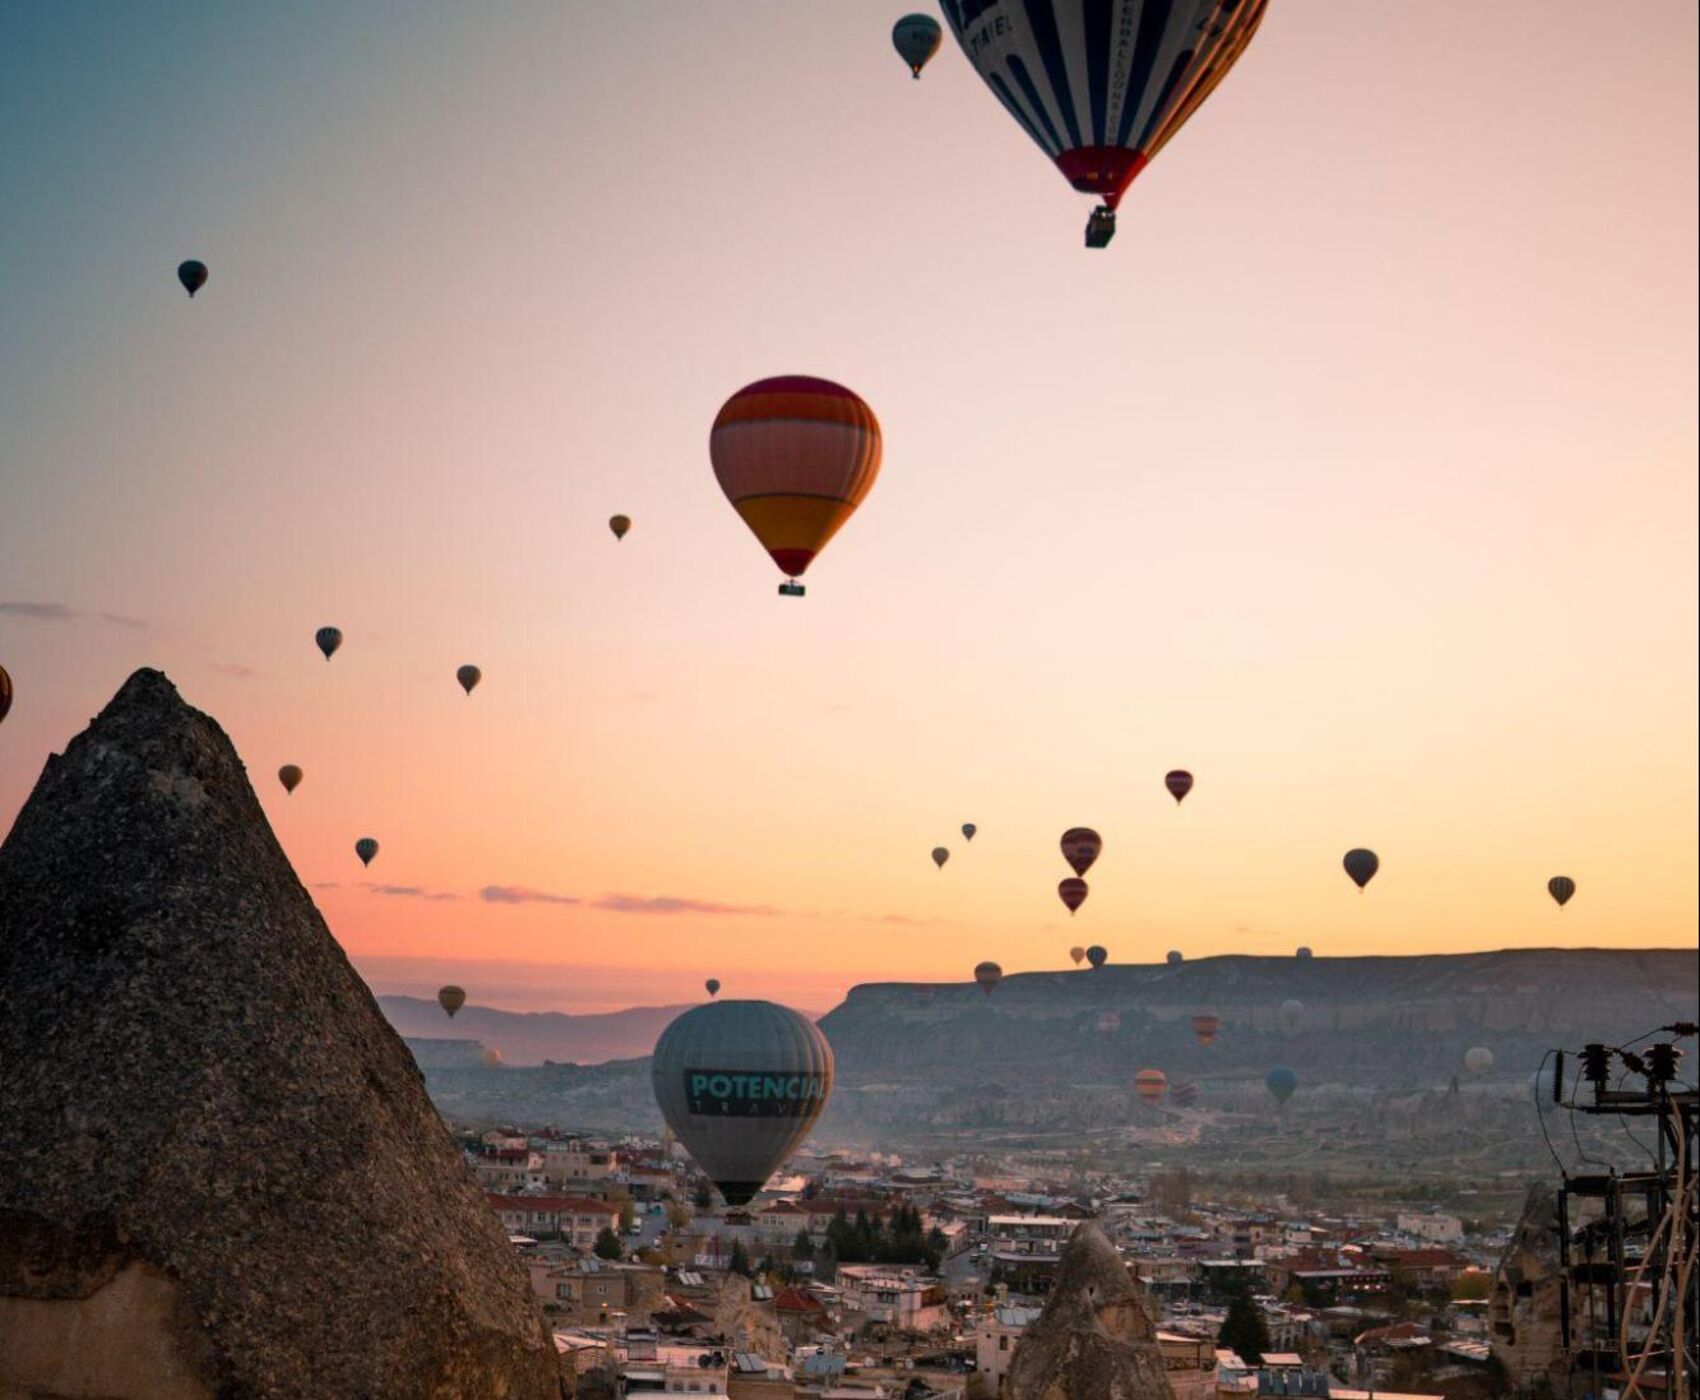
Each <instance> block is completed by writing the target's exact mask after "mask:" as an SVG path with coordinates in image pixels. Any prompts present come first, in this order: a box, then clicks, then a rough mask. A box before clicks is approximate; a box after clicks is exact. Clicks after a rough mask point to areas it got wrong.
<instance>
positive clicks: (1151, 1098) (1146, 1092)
mask: <svg viewBox="0 0 1700 1400" xmlns="http://www.w3.org/2000/svg"><path fill="white" fill-rule="evenodd" d="M1168 1086H1169V1076H1168V1075H1166V1074H1164V1073H1163V1071H1162V1070H1160V1069H1142V1070H1140V1071H1139V1073H1138V1074H1136V1075H1134V1076H1133V1087H1134V1089H1135V1090H1137V1091H1138V1093H1139V1097H1140V1098H1142V1099H1144V1100H1145V1102H1146V1103H1157V1102H1159V1101H1160V1100H1161V1099H1162V1097H1163V1090H1164V1089H1166V1088H1168Z"/></svg>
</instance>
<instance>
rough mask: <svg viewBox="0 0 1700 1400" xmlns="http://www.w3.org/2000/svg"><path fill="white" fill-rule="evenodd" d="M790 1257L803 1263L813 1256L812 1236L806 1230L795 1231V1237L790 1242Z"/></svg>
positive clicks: (813, 1242) (813, 1244) (813, 1243)
mask: <svg viewBox="0 0 1700 1400" xmlns="http://www.w3.org/2000/svg"><path fill="white" fill-rule="evenodd" d="M791 1257H792V1258H793V1259H797V1260H800V1261H801V1262H803V1263H805V1264H806V1263H808V1261H809V1260H811V1259H813V1258H814V1257H815V1241H814V1237H813V1236H812V1235H810V1234H809V1232H808V1231H807V1230H799V1231H797V1238H796V1239H794V1240H793V1241H792V1242H791Z"/></svg>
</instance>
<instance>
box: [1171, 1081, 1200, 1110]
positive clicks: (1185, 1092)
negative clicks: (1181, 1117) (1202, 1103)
mask: <svg viewBox="0 0 1700 1400" xmlns="http://www.w3.org/2000/svg"><path fill="white" fill-rule="evenodd" d="M1197 1101H1198V1085H1196V1084H1192V1083H1186V1084H1175V1085H1172V1086H1171V1087H1170V1089H1169V1102H1170V1103H1172V1104H1174V1105H1175V1106H1176V1107H1177V1108H1191V1107H1192V1106H1193V1104H1194V1103H1196V1102H1197Z"/></svg>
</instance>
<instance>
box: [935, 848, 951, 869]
mask: <svg viewBox="0 0 1700 1400" xmlns="http://www.w3.org/2000/svg"><path fill="white" fill-rule="evenodd" d="M949 859H950V852H949V851H947V850H945V848H944V847H943V846H934V847H933V864H934V865H936V866H938V868H939V869H940V870H943V869H944V863H945V862H946V861H947V860H949Z"/></svg>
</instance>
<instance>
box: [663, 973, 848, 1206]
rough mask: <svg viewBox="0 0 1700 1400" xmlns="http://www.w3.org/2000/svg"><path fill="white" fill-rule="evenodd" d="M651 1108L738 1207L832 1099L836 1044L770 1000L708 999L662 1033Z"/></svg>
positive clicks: (787, 1153) (805, 1135) (788, 1010)
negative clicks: (834, 1048) (830, 1043)
mask: <svg viewBox="0 0 1700 1400" xmlns="http://www.w3.org/2000/svg"><path fill="white" fill-rule="evenodd" d="M650 1074H651V1077H652V1080H653V1082H654V1086H655V1102H656V1103H657V1105H659V1107H660V1109H661V1116H662V1117H663V1118H664V1119H666V1121H667V1126H668V1127H670V1128H671V1129H672V1130H673V1131H674V1132H675V1133H676V1134H678V1137H679V1141H680V1142H682V1143H684V1144H685V1147H686V1149H687V1150H688V1151H689V1152H690V1154H691V1156H692V1157H694V1158H695V1159H696V1163H697V1165H698V1166H699V1167H701V1168H702V1169H703V1171H705V1172H706V1173H708V1176H709V1179H710V1180H711V1181H713V1182H714V1184H715V1185H716V1186H718V1187H719V1188H720V1194H721V1195H723V1196H724V1197H725V1198H726V1200H727V1203H728V1204H730V1205H734V1206H741V1205H744V1204H746V1203H748V1202H749V1200H750V1199H751V1198H752V1197H753V1196H754V1195H755V1194H756V1193H757V1192H758V1191H760V1190H761V1188H762V1186H763V1185H764V1184H765V1183H766V1181H767V1179H768V1177H769V1176H771V1175H772V1174H773V1171H774V1169H775V1168H776V1167H778V1166H779V1165H780V1164H781V1163H782V1162H783V1161H784V1160H785V1159H786V1158H787V1157H789V1156H790V1155H791V1154H792V1153H793V1152H794V1151H796V1149H797V1147H798V1146H799V1145H800V1144H801V1143H802V1141H803V1139H804V1138H806V1137H807V1136H808V1135H809V1130H810V1129H811V1128H813V1127H814V1125H815V1120H816V1119H818V1118H819V1117H820V1115H821V1111H822V1110H823V1109H824V1108H825V1107H826V1102H827V1099H828V1098H829V1097H830V1096H831V1094H832V1047H831V1046H830V1045H828V1044H827V1043H826V1037H825V1036H824V1035H822V1034H821V1033H820V1030H819V1029H818V1028H817V1027H816V1026H815V1024H814V1022H813V1021H811V1020H809V1019H808V1018H807V1017H806V1016H799V1015H798V1014H797V1013H796V1012H795V1011H792V1010H790V1009H789V1008H788V1007H784V1006H776V1005H775V1004H774V1003H773V1002H770V1001H710V1002H704V1003H703V1004H702V1005H701V1006H698V1007H694V1008H692V1009H691V1010H690V1011H687V1012H685V1014H684V1015H683V1016H680V1017H678V1018H677V1019H676V1020H674V1021H673V1022H672V1023H671V1024H669V1025H668V1027H667V1029H666V1030H664V1031H662V1033H661V1039H660V1040H658V1041H657V1042H656V1045H655V1054H654V1056H653V1058H652V1059H651V1061H650Z"/></svg>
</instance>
